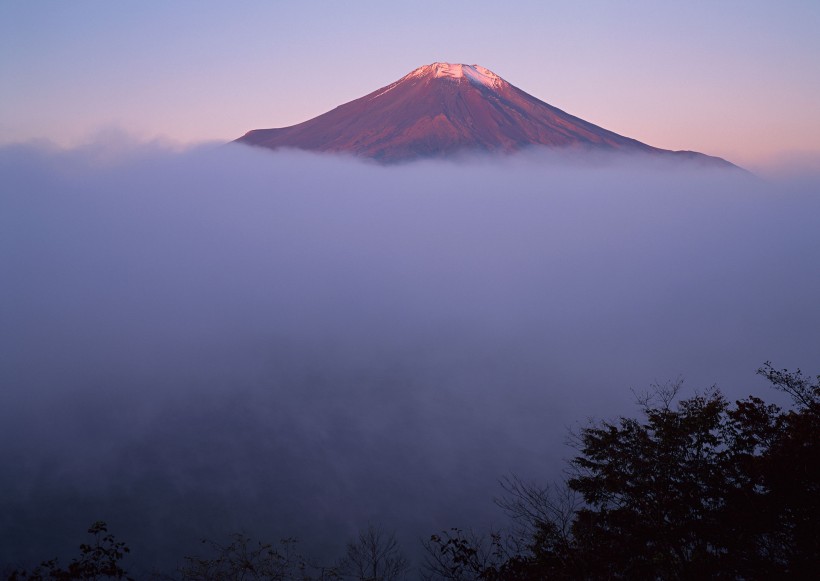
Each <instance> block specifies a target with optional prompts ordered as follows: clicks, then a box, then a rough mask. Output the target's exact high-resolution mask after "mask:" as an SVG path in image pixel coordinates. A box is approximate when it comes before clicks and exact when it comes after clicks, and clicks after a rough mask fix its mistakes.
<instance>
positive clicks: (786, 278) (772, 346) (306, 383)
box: [0, 142, 820, 564]
mask: <svg viewBox="0 0 820 581" xmlns="http://www.w3.org/2000/svg"><path fill="white" fill-rule="evenodd" d="M119 145H120V146H119V148H116V149H115V148H112V146H111V144H110V143H108V142H101V143H97V144H94V145H91V146H88V147H85V148H83V149H77V150H71V151H61V150H54V149H49V148H46V147H28V146H13V147H6V148H4V149H2V150H0V172H1V174H0V175H2V183H3V191H2V194H0V279H2V281H3V283H2V284H1V285H0V320H2V321H3V323H2V325H0V383H2V389H0V465H2V466H4V467H5V468H4V470H3V471H2V473H0V547H2V549H0V563H8V562H14V561H15V560H16V559H20V560H23V561H25V560H26V559H43V558H46V557H50V556H53V554H56V553H57V552H59V551H61V550H62V548H63V547H64V546H66V545H65V542H66V541H65V539H66V538H68V539H69V540H72V542H71V543H70V544H69V545H68V546H69V547H73V546H74V545H75V544H76V543H74V542H73V539H74V538H76V537H75V535H76V532H77V531H81V530H83V529H84V527H85V526H87V525H88V524H89V523H90V522H91V521H93V520H95V519H106V520H108V521H109V523H110V525H111V528H112V530H114V531H115V532H116V533H117V534H118V536H120V537H122V538H124V539H126V540H127V541H129V544H130V545H131V546H132V548H133V551H134V553H135V554H137V555H141V556H142V558H143V559H144V560H145V562H147V563H157V564H167V563H169V562H170V561H171V560H172V559H173V558H174V557H179V556H181V555H184V554H186V553H190V552H191V551H192V550H195V549H196V544H197V540H198V539H199V538H200V537H202V536H211V537H216V536H220V535H223V534H227V533H230V532H234V531H238V530H245V531H248V532H251V533H253V534H255V535H258V536H261V537H264V538H269V539H275V538H277V537H279V536H283V535H298V536H301V537H303V538H305V539H311V542H312V543H314V545H313V547H314V549H315V550H316V551H318V552H319V553H322V552H323V551H327V552H329V553H332V552H333V551H337V550H338V549H339V548H340V547H341V545H342V543H343V542H344V541H345V540H346V539H347V537H348V536H350V535H352V534H353V533H354V532H355V531H356V530H357V529H358V528H359V527H361V526H364V525H366V524H367V523H368V522H380V523H383V524H384V525H385V526H386V527H387V528H397V529H399V530H400V535H401V536H402V539H403V540H404V541H405V542H407V543H413V542H414V541H415V540H416V538H417V537H418V536H421V535H426V534H429V533H432V532H436V531H438V530H440V529H442V528H447V527H450V526H473V525H474V526H483V525H486V524H487V523H490V522H493V521H496V522H497V521H498V520H499V517H500V515H499V514H498V512H497V510H496V509H494V507H493V506H492V502H491V499H492V497H493V495H495V494H497V493H498V488H497V485H496V482H497V480H498V479H499V478H500V477H502V476H503V475H505V474H508V473H509V472H516V473H519V474H521V475H523V476H525V477H531V478H538V479H541V480H543V481H549V480H551V479H555V478H560V477H561V471H562V469H563V464H562V459H563V458H566V457H568V456H570V455H571V454H572V450H571V449H570V448H568V447H566V446H565V445H564V441H565V439H566V430H567V427H568V426H572V425H574V424H577V423H579V422H580V423H583V422H585V421H586V418H588V417H611V416H613V415H616V414H631V413H632V412H633V408H632V401H633V396H632V394H631V392H630V389H633V388H634V389H637V390H643V389H646V388H648V387H649V385H650V384H651V383H653V382H655V381H658V382H663V381H666V380H669V379H672V380H675V379H677V378H678V377H683V378H685V382H686V385H687V386H688V387H689V388H691V389H696V388H698V389H703V388H706V387H708V386H710V385H712V384H713V383H717V385H718V387H720V388H721V389H723V390H724V391H725V392H726V393H727V394H728V395H729V396H730V397H743V396H745V395H748V394H750V393H756V394H759V395H762V396H764V397H766V398H767V399H775V398H774V395H775V394H773V393H771V392H770V391H769V390H768V389H767V388H766V387H765V385H763V383H762V380H760V379H759V378H757V377H755V375H754V370H755V369H756V368H757V367H758V366H759V365H760V364H762V363H763V362H764V361H765V360H772V361H773V362H774V363H775V365H777V366H781V367H797V366H800V365H802V366H803V367H804V368H806V369H807V370H809V371H814V370H812V369H811V368H810V366H811V365H812V364H813V363H815V359H814V358H816V355H817V346H818V345H820V310H818V309H817V308H816V297H818V296H820V269H818V268H817V267H816V265H817V260H818V255H817V249H818V248H820V234H819V233H818V232H820V230H818V229H817V227H816V216H818V215H820V199H818V197H817V195H816V192H817V191H818V188H817V186H818V185H820V180H818V179H816V178H815V177H812V176H808V177H807V176H805V175H803V176H801V177H800V178H799V179H786V178H788V177H789V176H785V178H781V179H778V181H776V182H764V181H762V180H758V179H755V178H753V177H750V176H747V175H740V174H736V173H730V174H727V173H725V172H715V171H706V170H699V169H696V168H691V167H689V168H687V167H685V166H671V165H664V166H658V165H656V164H654V163H650V162H649V161H648V160H646V159H635V158H632V159H623V158H622V159H604V158H600V159H596V160H593V161H591V162H590V161H585V162H580V161H578V160H575V159H572V158H569V157H566V156H543V155H536V154H531V155H522V156H517V157H514V158H509V159H504V160H500V161H489V160H486V159H484V160H472V161H469V160H468V161H465V162H464V163H459V164H453V163H449V164H439V163H433V162H429V163H419V164H410V165H406V166H399V167H391V168H383V167H378V166H372V165H369V164H365V163H361V162H358V161H355V160H349V159H339V158H329V157H316V156H311V155H305V154H300V153H295V152H283V153H275V154H273V153H270V152H266V151H256V150H252V149H246V148H244V147H239V146H225V147H203V148H199V149H196V150H191V151H188V152H183V153H180V152H170V151H166V150H163V149H162V148H161V147H155V146H139V147H135V146H133V145H128V144H123V143H120V144H119Z"/></svg>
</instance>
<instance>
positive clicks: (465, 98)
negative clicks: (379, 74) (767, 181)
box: [237, 62, 733, 167]
mask: <svg viewBox="0 0 820 581" xmlns="http://www.w3.org/2000/svg"><path fill="white" fill-rule="evenodd" d="M237 141H238V142H240V143H246V144H249V145H257V146H261V147H268V148H271V149H277V148H281V147H290V148H296V149H306V150H311V151H326V152H344V153H350V154H354V155H358V156H362V157H369V158H373V159H376V160H378V161H381V162H396V161H408V160H413V159H418V158H429V157H446V156H450V155H453V154H458V153H463V152H469V151H482V152H514V151H518V150H520V149H523V148H527V147H536V146H547V147H574V148H577V149H594V150H608V151H614V150H619V151H639V152H645V153H650V154H658V155H676V156H677V157H686V158H690V159H695V160H698V161H701V162H705V163H710V164H716V165H726V166H732V164H730V163H729V162H727V161H724V160H722V159H720V158H715V157H709V156H706V155H703V154H700V153H696V152H691V151H682V152H672V151H668V150H664V149H658V148H655V147H652V146H649V145H647V144H645V143H641V142H640V141H637V140H635V139H630V138H629V137H624V136H623V135H618V134H617V133H613V132H612V131H608V130H606V129H603V128H602V127H598V126H597V125H593V124H592V123H588V122H586V121H584V120H583V119H579V118H578V117H574V116H572V115H570V114H568V113H565V112H564V111H562V110H560V109H557V108H556V107H553V106H552V105H549V104H547V103H545V102H543V101H540V100H539V99H536V98H535V97H533V96H532V95H529V94H527V93H525V92H524V91H522V90H521V89H519V88H517V87H515V86H514V85H511V84H510V83H508V82H507V81H505V80H504V79H502V78H501V77H500V76H498V75H496V74H495V73H494V72H492V71H491V70H489V69H486V68H484V67H481V66H478V65H465V64H452V63H444V62H435V63H432V64H429V65H424V66H422V67H419V68H417V69H415V70H413V71H411V72H410V73H408V74H406V75H405V76H403V77H402V78H400V79H399V80H398V81H396V82H394V83H391V84H390V85H387V86H385V87H382V88H381V89H378V90H376V91H373V92H372V93H369V94H367V95H365V96H364V97H361V98H359V99H356V100H355V101H350V102H349V103H345V104H344V105H341V106H339V107H336V108H335V109H333V110H332V111H328V112H327V113H325V114H323V115H319V116H318V117H315V118H313V119H310V120H308V121H305V122H304V123H299V124H298V125H293V126H291V127H283V128H279V129H256V130H253V131H249V132H248V133H246V134H245V135H243V136H242V137H240V138H239V139H237ZM732 167H733V166H732Z"/></svg>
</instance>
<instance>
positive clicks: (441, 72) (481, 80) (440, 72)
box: [401, 63, 504, 89]
mask: <svg viewBox="0 0 820 581" xmlns="http://www.w3.org/2000/svg"><path fill="white" fill-rule="evenodd" d="M425 76H430V77H432V78H434V79H439V78H446V79H454V80H456V81H460V80H461V79H465V80H467V81H469V82H471V83H475V84H476V85H482V86H485V87H489V88H492V89H495V88H498V87H500V86H501V83H503V82H504V79H502V78H501V77H499V76H498V75H496V74H495V73H494V72H492V71H491V70H489V69H485V68H484V67H480V66H478V65H463V64H452V63H433V64H431V65H424V66H423V67H419V68H417V69H416V70H414V71H411V72H410V73H409V74H407V75H406V76H404V77H403V78H402V79H401V80H404V79H407V78H418V77H425Z"/></svg>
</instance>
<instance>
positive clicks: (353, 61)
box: [0, 0, 820, 166]
mask: <svg viewBox="0 0 820 581" xmlns="http://www.w3.org/2000/svg"><path fill="white" fill-rule="evenodd" d="M818 31H820V2H817V1H816V0H787V1H780V2H771V1H750V0H742V1H741V0H738V1H721V2H714V1H704V2H693V1H690V2H674V3H672V2H668V3H664V4H663V5H661V4H660V3H658V2H654V1H630V2H613V1H605V0H600V1H586V2H546V1H524V2H503V3H502V2H484V1H468V2H462V1H457V2H412V3H410V2H404V3H401V4H399V3H393V2H391V3H387V2H375V1H372V2H371V1H359V2H331V1H321V2H320V1H314V2H261V1H259V2H253V1H249V2H242V3H241V4H240V3H234V2H205V1H193V0H190V1H178V2H161V1H145V0H142V1H139V2H137V1H130V0H127V1H126V0H123V1H119V2H110V1H103V0H80V1H76V2H65V1H45V0H42V1H38V2H24V1H14V0H0V144H3V143H12V142H18V141H29V140H34V139H42V138H46V139H49V140H52V141H54V142H56V143H58V144H60V145H72V144H77V143H81V142H83V141H86V140H89V139H93V136H94V135H97V134H99V133H100V132H105V131H109V130H111V129H116V130H125V131H127V132H129V133H132V134H134V135H136V136H138V137H140V138H154V137H158V136H161V137H164V138H167V139H170V140H172V141H175V142H180V143H192V142H198V141H203V140H229V139H234V138H236V137H238V136H240V135H242V134H243V133H245V132H246V131H248V130H249V129H254V128H264V127H280V126H287V125H292V124H295V123H299V122H301V121H304V120H306V119H309V118H311V117H314V116H316V115H318V114H321V113H323V112H325V111H327V110H329V109H331V108H333V107H335V106H337V105H340V104H342V103H344V102H347V101H349V100H352V99H355V98H357V97H360V96H362V95H364V94H366V93H368V92H370V91H373V90H375V89H377V88H379V87H381V86H384V85H387V84H389V83H391V82H393V81H395V80H397V79H398V78H400V77H401V76H403V75H404V74H406V73H407V72H409V71H410V70H412V69H414V68H416V67H418V66H421V65H423V64H427V63H430V62H434V61H450V62H464V63H469V64H473V63H476V64H480V65H483V66H485V67H487V68H489V69H491V70H493V71H494V72H496V73H497V74H499V75H500V76H502V77H504V78H505V79H506V80H508V81H510V82H511V83H513V84H515V85H517V86H518V87H520V88H522V89H524V90H525V91H527V92H529V93H531V94H532V95H534V96H536V97H538V98H540V99H542V100H544V101H546V102H548V103H550V104H552V105H555V106H557V107H560V108H562V109H564V110H566V111H567V112H569V113H572V114H574V115H577V116H579V117H582V118H584V119H586V120H588V121H591V122H593V123H596V124H599V125H601V126H603V127H606V128H607V129H611V130H613V131H616V132H618V133H621V134H625V135H628V136H630V137H634V138H637V139H640V140H642V141H645V142H647V143H650V144H652V145H655V146H658V147H664V148H670V149H693V150H698V151H702V152H705V153H709V154H713V155H719V156H722V157H726V158H728V159H730V160H732V161H735V162H737V163H741V164H744V165H747V166H756V165H766V164H771V163H773V162H776V161H778V160H782V159H783V158H784V156H788V155H793V154H795V153H800V154H802V155H805V156H808V157H809V158H820V65H819V64H818V63H820V34H818Z"/></svg>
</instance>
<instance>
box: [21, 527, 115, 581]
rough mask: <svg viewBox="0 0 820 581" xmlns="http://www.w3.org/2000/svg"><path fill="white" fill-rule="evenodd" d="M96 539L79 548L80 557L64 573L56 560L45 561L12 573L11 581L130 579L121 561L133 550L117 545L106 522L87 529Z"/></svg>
mask: <svg viewBox="0 0 820 581" xmlns="http://www.w3.org/2000/svg"><path fill="white" fill-rule="evenodd" d="M88 533H89V534H91V535H93V536H94V540H93V542H92V543H90V544H89V543H82V544H81V545H80V556H79V557H78V558H75V559H74V560H72V561H71V563H69V565H68V567H67V568H65V569H63V568H61V567H60V565H59V561H58V560H57V559H51V560H49V561H44V562H42V563H41V564H40V565H38V566H37V567H35V568H34V569H33V570H31V571H12V573H11V574H10V576H9V581H23V580H25V581H46V580H49V579H51V580H60V581H61V580H69V579H93V580H97V579H128V580H130V579H131V577H129V576H128V574H127V573H126V571H125V569H123V568H122V566H121V565H120V561H121V560H122V559H123V557H125V555H126V554H127V553H129V552H130V549H129V548H128V547H127V546H126V545H125V543H123V542H120V541H117V540H116V539H115V538H114V535H112V534H110V533H109V532H108V526H107V525H106V524H105V523H104V522H103V521H97V522H95V523H94V524H92V525H91V527H89V529H88Z"/></svg>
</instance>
